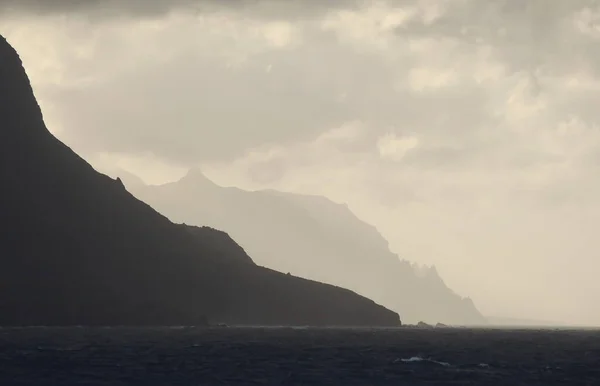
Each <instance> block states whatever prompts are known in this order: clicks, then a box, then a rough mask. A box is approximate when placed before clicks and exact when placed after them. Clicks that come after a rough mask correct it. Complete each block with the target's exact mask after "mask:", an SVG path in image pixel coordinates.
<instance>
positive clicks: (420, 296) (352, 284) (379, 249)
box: [125, 169, 486, 325]
mask: <svg viewBox="0 0 600 386" xmlns="http://www.w3.org/2000/svg"><path fill="white" fill-rule="evenodd" d="M125 184H126V186H127V188H128V189H130V190H131V192H132V193H133V194H134V195H136V196H137V197H139V198H141V199H142V200H144V201H145V202H147V203H149V204H150V205H152V206H153V207H154V208H156V209H157V210H159V211H161V212H162V213H164V214H165V215H167V216H169V217H170V218H171V219H172V220H173V221H178V222H179V221H181V222H186V223H189V224H196V225H200V224H202V225H208V226H211V227H215V228H218V229H224V230H226V231H227V232H228V233H229V234H231V235H232V237H234V238H235V240H237V241H238V242H239V243H240V244H241V245H242V246H243V247H244V249H245V250H246V251H247V252H248V253H249V254H250V255H251V256H253V257H254V260H255V262H256V263H257V264H259V265H262V266H266V267H269V268H272V269H275V270H277V271H281V272H291V273H292V274H294V275H298V276H301V277H306V278H309V279H312V280H317V281H320V282H325V283H330V284H334V285H338V286H341V287H344V288H349V289H351V290H353V291H356V292H357V293H359V294H361V295H364V296H367V297H369V298H371V299H373V300H375V301H376V302H378V303H380V304H383V305H384V306H386V307H388V308H390V309H392V310H395V311H397V312H399V313H400V314H401V315H402V320H403V322H405V323H417V322H418V321H426V322H428V323H431V324H435V323H437V322H443V323H448V324H455V325H482V324H485V322H486V321H485V318H484V317H483V316H482V315H481V313H479V311H478V310H477V309H476V307H475V305H474V304H473V302H472V301H471V300H470V299H469V298H462V297H461V296H459V295H457V294H456V293H454V292H453V291H452V290H451V289H450V288H448V287H447V286H446V284H445V283H444V281H443V280H442V279H441V278H440V276H439V274H438V272H437V270H436V269H435V267H419V266H417V265H415V264H411V263H410V262H408V261H405V260H400V259H399V258H398V256H397V255H395V254H394V253H392V252H391V251H390V249H389V246H388V242H387V241H386V240H385V239H384V238H383V236H382V235H381V234H380V233H379V232H378V231H377V229H376V228H375V227H373V226H371V225H369V224H367V223H365V222H363V221H361V220H360V219H359V218H357V217H356V216H355V215H354V214H353V213H352V212H351V211H350V209H349V208H348V207H347V206H346V205H340V204H336V203H334V202H332V201H330V200H329V199H327V198H325V197H319V196H310V195H300V194H292V193H284V192H278V191H274V190H263V191H245V190H241V189H238V188H234V187H221V186H218V185H216V184H215V183H213V182H212V181H210V180H209V179H208V178H207V177H206V176H204V175H203V174H202V172H201V171H200V170H197V169H192V170H190V171H189V173H188V174H187V175H186V176H184V177H183V178H182V179H180V180H179V181H176V182H173V183H168V184H164V185H158V186H146V185H145V184H143V183H141V181H139V180H133V181H131V182H129V180H128V179H127V178H126V179H125Z"/></svg>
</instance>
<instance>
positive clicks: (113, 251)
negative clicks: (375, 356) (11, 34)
mask: <svg viewBox="0 0 600 386" xmlns="http://www.w3.org/2000/svg"><path fill="white" fill-rule="evenodd" d="M0 181H2V196H1V198H2V199H1V200H0V215H1V216H0V224H1V227H2V229H1V232H0V325H194V324H198V323H203V321H204V320H205V318H208V319H209V320H211V321H215V322H224V323H230V324H253V325H257V324H258V325H378V326H396V325H399V323H400V321H399V316H398V314H397V313H395V312H392V311H390V310H387V309H385V308H384V307H382V306H379V305H377V304H375V303H374V302H373V301H372V300H370V299H367V298H365V297H362V296H359V295H357V294H355V293H353V292H351V291H349V290H346V289H342V288H336V287H334V286H331V285H326V284H322V283H317V282H314V281H310V280H305V279H301V278H297V277H293V276H291V275H286V274H283V273H279V272H276V271H273V270H270V269H266V268H262V267H259V266H257V265H255V264H254V262H253V261H252V260H251V259H250V258H249V257H248V255H247V254H246V253H245V252H244V250H243V249H242V248H241V247H240V246H239V245H237V244H236V243H235V242H234V241H233V240H232V239H231V238H230V237H229V236H228V235H227V234H225V233H224V232H221V231H217V230H215V229H211V228H207V227H191V226H186V225H184V224H174V223H172V222H171V221H169V220H168V219H167V218H166V217H164V216H162V215H161V214H159V213H158V212H156V211H155V210H154V209H152V208H151V207H150V206H148V205H147V204H145V203H143V202H141V201H139V200H138V199H136V198H135V197H133V196H132V195H131V194H130V193H129V192H128V191H127V190H126V189H125V188H124V186H123V184H122V182H121V181H120V180H119V179H117V180H113V179H111V178H110V177H108V176H105V175H103V174H100V173H98V172H96V171H95V170H94V169H93V168H92V167H91V166H90V165H89V164H88V163H86V162H85V161H84V160H83V159H82V158H80V157H79V156H78V155H77V154H75V153H74V152H73V151H72V150H71V149H70V148H68V147H67V146H66V145H64V144H63V143H61V142H60V141H59V140H58V139H56V138H55V137H54V136H52V135H51V134H50V132H49V131H48V130H47V129H46V126H45V124H44V121H43V117H42V113H41V110H40V108H39V106H38V104H37V102H36V99H35V97H34V94H33V91H32V88H31V85H30V83H29V80H28V77H27V75H26V73H25V70H24V68H23V66H22V63H21V60H20V58H19V56H18V55H17V53H16V52H15V50H14V49H13V48H12V47H11V46H10V45H9V44H8V42H7V41H6V40H5V39H4V38H3V37H1V36H0Z"/></svg>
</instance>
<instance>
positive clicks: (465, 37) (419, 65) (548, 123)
mask: <svg viewBox="0 0 600 386" xmlns="http://www.w3.org/2000/svg"><path fill="white" fill-rule="evenodd" d="M223 3H224V4H225V5H223ZM0 33H2V34H3V35H4V36H5V37H6V38H7V39H8V41H9V42H10V43H11V44H13V45H14V46H15V48H16V49H17V50H18V51H19V53H20V55H21V57H22V59H23V62H24V65H25V67H26V69H27V71H28V73H29V75H30V78H31V80H32V84H33V87H34V90H35V92H36V95H37V97H38V99H39V102H40V105H41V107H42V110H43V112H44V115H45V118H46V122H47V125H48V127H49V129H50V130H51V131H52V132H53V133H54V134H55V135H56V136H58V137H59V138H60V139H61V140H62V141H64V142H65V143H67V144H68V145H69V146H71V147H72V148H73V149H74V150H75V151H77V152H78V153H79V154H81V155H82V156H83V157H84V158H86V159H87V160H88V161H89V162H91V163H92V164H93V165H94V166H96V167H97V168H98V169H100V170H105V171H111V170H112V171H115V170H120V169H123V170H127V171H128V172H131V173H134V174H136V175H138V176H139V177H141V178H142V179H143V180H144V181H146V182H148V183H162V182H167V181H173V180H176V179H178V178H180V177H181V176H182V175H183V174H185V173H186V171H187V170H188V169H189V168H191V167H200V168H201V169H202V170H203V171H204V172H205V173H206V175H207V176H209V177H210V178H211V179H213V180H214V181H215V182H217V183H219V184H221V185H226V186H239V187H242V188H245V189H262V188H274V189H279V190H283V191H290V192H298V193H310V194H319V195H324V196H327V197H329V198H331V199H332V200H334V201H336V202H343V203H347V204H348V205H349V207H350V208H351V209H352V210H353V211H354V212H355V213H356V214H357V215H358V216H359V217H360V218H362V219H363V220H365V221H367V222H369V223H371V224H373V225H375V226H376V227H377V229H378V230H379V231H380V232H381V233H382V234H383V235H384V236H385V237H386V238H387V239H388V240H389V242H390V247H391V248H392V250H393V251H394V252H396V253H398V254H399V255H400V256H401V257H402V258H404V259H408V260H411V261H415V262H418V263H422V264H434V265H435V266H436V267H437V268H438V271H439V272H440V274H441V275H442V277H443V278H444V279H445V281H446V283H447V284H448V285H449V286H450V287H451V288H453V289H454V290H455V291H456V292H458V293H459V294H461V295H463V296H470V297H471V298H472V299H473V300H474V301H475V303H476V305H477V306H478V307H479V309H480V310H481V311H482V312H484V313H485V314H487V315H497V316H505V317H517V318H528V319H538V320H551V321H560V322H565V323H577V324H595V325H600V308H598V307H597V306H596V305H597V304H600V280H598V274H599V273H600V248H599V247H600V240H599V239H598V237H597V235H596V229H598V227H599V226H600V194H599V193H600V174H599V172H600V167H599V166H600V128H599V126H598V122H600V109H598V107H597V102H598V96H597V95H599V94H598V92H599V91H600V51H599V50H597V49H596V48H597V46H598V44H599V43H600V1H594V0H569V1H563V0H498V1H481V0H429V1H428V0H391V1H350V0H348V1H342V0H338V1H331V2H309V1H300V0H292V1H289V2H282V1H268V0H253V1H251V0H232V1H229V2H219V1H216V0H215V1H210V0H203V1H200V0H179V1H170V2H167V1H158V0H154V1H142V0H123V1H116V0H115V1H102V2H101V1H99V0H98V1H93V0H86V1H78V0H63V1H61V0H56V1H51V0H0Z"/></svg>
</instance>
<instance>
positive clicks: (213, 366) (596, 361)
mask: <svg viewBox="0 0 600 386" xmlns="http://www.w3.org/2000/svg"><path fill="white" fill-rule="evenodd" d="M0 385H2V386H12V385H35V386H44V385H52V386H58V385H86V386H91V385H94V386H100V385H111V386H120V385H140V386H141V385H144V386H150V385H160V386H170V385H194V386H196V385H198V386H199V385H290V386H291V385H344V386H346V385H348V386H350V385H483V386H494V385H510V386H519V385H528V386H531V385H544V386H550V385H590V386H600V331H598V330H566V329H556V330H551V329H548V330H536V329H519V330H502V329H462V328H456V329H454V328H449V329H416V328H406V327H402V328H391V329H365V328H356V329H354V328H284V327H281V328H266V327H265V328H262V327H252V328H249V327H245V328H244V327H211V328H200V327H198V328H196V327H172V328H85V327H69V328H44V327H31V328H0Z"/></svg>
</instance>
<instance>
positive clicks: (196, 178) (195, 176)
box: [179, 167, 217, 187]
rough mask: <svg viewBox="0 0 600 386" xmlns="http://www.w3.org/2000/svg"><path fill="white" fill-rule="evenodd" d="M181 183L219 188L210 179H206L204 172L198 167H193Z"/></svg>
mask: <svg viewBox="0 0 600 386" xmlns="http://www.w3.org/2000/svg"><path fill="white" fill-rule="evenodd" d="M179 181H180V182H182V183H184V184H188V185H192V186H202V187H206V186H215V187H216V186H217V184H215V183H214V182H213V181H211V180H210V179H209V178H208V177H206V175H205V174H204V173H203V172H202V170H201V169H200V168H197V167H193V168H191V169H190V170H188V172H187V174H186V175H185V176H183V177H182V178H181V180H179Z"/></svg>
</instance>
